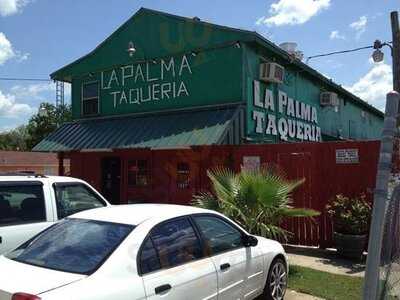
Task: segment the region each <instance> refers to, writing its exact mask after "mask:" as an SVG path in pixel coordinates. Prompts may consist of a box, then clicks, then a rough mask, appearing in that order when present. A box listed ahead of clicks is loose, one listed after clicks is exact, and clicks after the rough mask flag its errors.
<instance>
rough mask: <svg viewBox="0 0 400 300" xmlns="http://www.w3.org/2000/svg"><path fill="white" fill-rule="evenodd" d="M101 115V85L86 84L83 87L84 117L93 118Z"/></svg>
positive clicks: (94, 83) (96, 83)
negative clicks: (92, 116)
mask: <svg viewBox="0 0 400 300" xmlns="http://www.w3.org/2000/svg"><path fill="white" fill-rule="evenodd" d="M98 113H99V83H98V82H90V83H84V84H83V86H82V115H84V116H91V115H97V114H98Z"/></svg>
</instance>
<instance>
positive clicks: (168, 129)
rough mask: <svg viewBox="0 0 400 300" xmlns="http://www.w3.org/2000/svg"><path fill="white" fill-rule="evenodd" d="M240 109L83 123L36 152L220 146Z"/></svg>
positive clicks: (74, 124) (66, 127)
mask: <svg viewBox="0 0 400 300" xmlns="http://www.w3.org/2000/svg"><path fill="white" fill-rule="evenodd" d="M237 115H238V108H237V107H235V108H225V109H218V110H215V109H214V110H206V111H191V112H175V113H166V114H158V115H144V116H143V115H142V116H129V117H118V118H113V119H110V118H108V119H93V120H81V121H76V122H72V123H66V124H64V125H62V126H61V127H60V128H58V129H57V130H56V131H54V132H53V133H52V134H50V135H49V136H48V137H46V138H45V139H44V140H42V141H41V142H40V143H39V144H38V145H36V146H35V147H34V149H33V151H39V152H64V151H65V152H67V151H79V150H102V149H130V148H177V147H185V146H196V145H214V144H220V143H221V142H222V141H223V140H224V138H225V135H226V134H227V130H228V129H229V126H230V124H231V121H232V120H233V119H234V118H235V117H237Z"/></svg>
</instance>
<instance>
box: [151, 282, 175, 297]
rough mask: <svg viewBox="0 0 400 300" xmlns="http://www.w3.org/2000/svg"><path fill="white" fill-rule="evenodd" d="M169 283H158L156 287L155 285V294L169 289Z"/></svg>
mask: <svg viewBox="0 0 400 300" xmlns="http://www.w3.org/2000/svg"><path fill="white" fill-rule="evenodd" d="M171 288H172V287H171V285H170V284H164V285H160V286H158V287H156V288H155V289H154V290H155V292H156V295H158V294H161V293H164V292H166V291H169V290H170V289H171Z"/></svg>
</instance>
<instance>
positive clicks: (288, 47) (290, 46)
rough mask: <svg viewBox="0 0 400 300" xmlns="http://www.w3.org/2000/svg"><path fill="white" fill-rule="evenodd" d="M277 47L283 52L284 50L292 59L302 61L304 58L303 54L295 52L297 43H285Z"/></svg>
mask: <svg viewBox="0 0 400 300" xmlns="http://www.w3.org/2000/svg"><path fill="white" fill-rule="evenodd" d="M279 47H281V48H282V49H283V50H285V51H286V52H287V53H289V55H291V56H292V57H294V58H296V59H298V60H302V59H303V57H304V54H303V52H302V51H299V50H296V48H297V43H294V42H286V43H282V44H280V45H279Z"/></svg>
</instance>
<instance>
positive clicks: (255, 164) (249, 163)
mask: <svg viewBox="0 0 400 300" xmlns="http://www.w3.org/2000/svg"><path fill="white" fill-rule="evenodd" d="M260 165H261V158H260V157H259V156H243V164H242V170H244V171H258V170H260Z"/></svg>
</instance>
